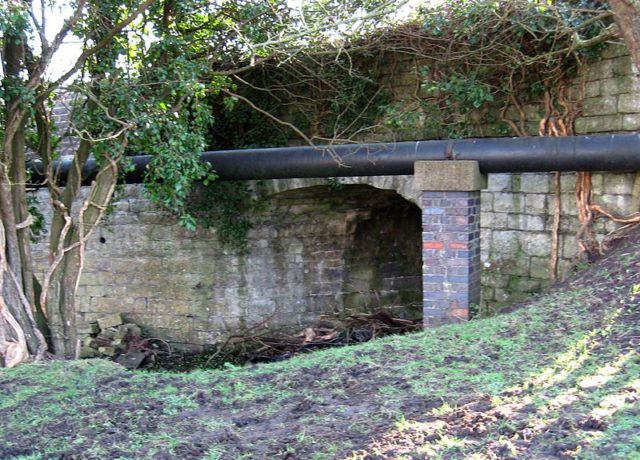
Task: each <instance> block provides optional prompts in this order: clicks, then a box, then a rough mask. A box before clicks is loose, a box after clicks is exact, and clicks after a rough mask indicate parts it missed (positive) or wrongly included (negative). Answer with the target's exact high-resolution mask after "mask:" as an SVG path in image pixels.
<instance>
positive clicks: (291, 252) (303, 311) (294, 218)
mask: <svg viewBox="0 0 640 460" xmlns="http://www.w3.org/2000/svg"><path fill="white" fill-rule="evenodd" d="M269 203H270V206H271V208H270V209H271V210H270V212H269V215H270V217H269V218H268V219H267V220H266V221H265V224H266V225H268V226H269V227H270V228H271V229H273V230H275V231H276V233H277V237H276V238H275V241H274V242H273V246H274V247H273V249H274V251H273V252H272V253H271V254H272V255H271V256H269V254H267V253H265V254H264V256H267V257H272V259H273V262H272V263H270V264H269V265H271V266H273V270H266V272H267V273H273V274H274V280H273V282H274V283H276V284H278V285H279V286H280V290H282V291H286V293H284V292H283V293H279V294H278V295H277V299H283V300H285V299H286V304H284V303H283V305H282V306H281V309H282V310H283V311H287V310H288V311H290V312H291V313H292V314H294V315H296V317H297V318H298V321H299V323H300V324H303V323H305V322H306V321H309V320H311V318H312V317H317V316H318V315H323V314H332V315H334V314H337V315H338V316H341V317H347V316H349V315H351V314H354V313H372V312H376V311H379V310H385V311H387V312H388V313H390V314H391V315H392V316H395V317H398V318H404V319H412V320H415V319H420V318H421V317H422V243H421V242H422V237H421V232H422V226H421V221H422V213H421V210H420V208H419V207H418V206H417V205H416V204H414V203H412V202H410V201H408V200H407V199H405V198H404V197H402V196H401V195H400V194H398V193H397V192H396V191H394V190H383V189H378V188H374V187H372V186H369V185H362V184H358V185H346V184H337V185H336V184H331V185H319V186H311V187H304V188H298V189H290V190H287V191H284V192H280V193H278V194H276V195H272V196H271V197H270V198H269ZM257 255H258V254H256V256H257ZM264 256H262V257H264ZM256 263H262V262H261V261H258V260H256ZM254 266H255V265H254ZM265 268H266V267H265ZM260 272H261V273H265V270H260ZM277 273H282V275H281V276H277V277H276V276H275V274H277ZM261 276H263V275H261ZM276 278H277V280H278V281H276ZM283 280H284V281H285V282H284V283H283ZM278 302H279V300H276V303H278ZM296 305H297V306H296ZM284 319H285V318H283V320H284ZM289 320H290V318H289ZM283 325H284V324H283Z"/></svg>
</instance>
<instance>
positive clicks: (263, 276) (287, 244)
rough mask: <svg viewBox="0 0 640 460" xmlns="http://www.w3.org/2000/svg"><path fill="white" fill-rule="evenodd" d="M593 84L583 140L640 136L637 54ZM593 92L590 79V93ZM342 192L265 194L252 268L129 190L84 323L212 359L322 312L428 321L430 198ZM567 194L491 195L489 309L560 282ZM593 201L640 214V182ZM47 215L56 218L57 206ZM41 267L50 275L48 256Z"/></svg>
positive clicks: (493, 189)
mask: <svg viewBox="0 0 640 460" xmlns="http://www.w3.org/2000/svg"><path fill="white" fill-rule="evenodd" d="M406 64H407V65H404V64H403V63H399V65H398V66H396V67H395V68H396V69H403V71H406V72H407V74H406V75H404V76H403V75H395V74H394V75H389V81H390V86H391V90H392V91H393V94H394V97H395V98H396V99H398V100H402V99H403V98H405V97H406V98H407V100H413V98H414V97H415V88H416V80H415V79H416V74H411V70H407V69H412V68H413V67H412V66H413V63H412V62H407V63H406ZM584 77H585V79H584V80H585V88H584V90H585V104H584V110H583V114H582V116H580V117H579V118H578V119H577V121H576V129H577V131H578V133H580V134H585V133H590V132H611V131H624V130H626V131H632V130H638V129H640V79H639V78H638V69H635V68H634V67H633V66H632V65H631V61H630V59H629V58H628V56H626V54H625V50H624V48H623V47H611V48H608V49H606V50H605V51H604V53H603V55H602V60H600V61H599V62H593V63H590V64H588V65H587V66H586V68H585V74H584ZM581 81H582V76H579V78H578V79H577V80H576V86H575V88H574V89H575V90H576V91H577V89H578V87H579V85H580V83H581ZM407 106H408V107H409V106H410V104H407ZM524 109H525V112H526V114H527V128H528V129H529V132H530V133H532V134H533V133H536V132H537V125H538V121H539V119H540V117H541V116H542V114H543V110H542V106H541V105H540V104H539V103H536V102H535V101H533V102H531V103H528V104H526V105H525V106H524ZM509 115H511V116H512V117H515V116H516V111H512V112H510V113H509ZM425 117H428V114H426V115H425ZM425 117H415V118H416V119H420V120H422V119H423V118H424V119H426V118H425ZM481 128H482V129H481V131H482V132H480V131H478V132H477V134H478V135H485V136H490V135H504V132H502V133H500V132H498V131H496V130H495V129H494V128H495V127H494V126H492V125H489V124H486V125H483V126H482V127H481ZM394 136H395V137H394V139H393V140H409V139H422V138H425V137H426V134H425V132H424V129H423V128H422V127H419V126H416V127H412V126H403V128H402V131H399V132H396V133H394ZM365 140H383V141H384V140H389V137H388V134H387V137H386V138H375V139H363V141H365ZM338 181H339V182H340V183H341V184H344V185H345V186H346V187H345V189H344V190H343V191H342V192H338V193H336V194H334V195H329V194H327V193H325V192H326V190H325V191H324V192H322V193H320V194H317V192H319V191H320V190H319V189H317V187H321V188H322V187H324V188H325V189H326V188H327V187H326V185H327V181H326V180H323V179H292V180H274V181H263V182H259V183H254V184H253V187H254V189H255V190H256V194H257V195H259V196H260V197H264V199H265V200H266V201H265V203H266V204H267V205H268V206H266V209H265V211H264V213H263V214H261V215H259V216H256V221H255V223H254V227H253V229H252V230H251V232H250V241H249V255H247V256H240V255H237V254H236V253H234V252H233V251H230V250H228V249H226V248H224V247H223V246H222V245H221V244H220V243H219V241H218V240H217V237H216V233H215V230H208V231H199V232H197V233H194V234H192V233H189V232H186V231H184V230H183V229H180V228H179V227H178V226H177V225H176V224H175V222H174V221H173V219H171V218H170V217H169V216H166V215H163V214H162V213H160V212H159V211H158V210H157V209H155V208H154V207H153V206H151V205H150V204H149V202H148V201H147V200H146V199H145V198H144V197H143V196H142V194H141V188H140V187H138V186H127V187H126V190H125V193H124V194H123V195H122V196H121V199H120V201H119V202H118V203H117V204H116V206H115V211H114V212H113V213H112V214H111V215H110V216H109V218H108V219H107V220H106V222H105V223H104V224H102V225H101V226H100V227H99V228H98V229H96V231H95V233H94V235H93V237H92V239H91V241H89V246H88V253H87V259H86V268H85V271H84V275H83V277H82V279H81V284H80V290H79V293H78V294H79V300H80V305H79V307H80V318H79V319H80V320H81V321H90V320H93V319H96V318H98V317H100V316H105V315H106V314H108V313H116V312H122V313H124V315H125V318H126V319H127V320H128V321H132V322H136V323H139V324H140V325H142V326H143V327H144V328H145V333H147V334H150V335H154V336H159V337H162V338H165V339H168V340H170V341H172V342H174V343H177V344H182V345H183V346H185V347H186V346H193V347H199V346H202V345H204V344H211V343H214V342H216V341H218V340H221V339H224V336H225V335H226V334H229V333H233V332H235V331H238V330H242V329H243V328H247V327H251V326H253V325H255V324H259V323H261V322H263V321H264V322H265V324H266V325H268V326H270V327H279V326H289V327H293V328H295V327H297V326H298V325H300V324H302V323H304V322H306V321H308V320H309V319H312V318H315V317H316V316H317V315H318V314H321V313H327V312H334V311H337V312H341V313H343V314H348V313H349V312H350V311H353V310H354V309H356V308H358V309H360V308H361V309H364V310H367V309H371V310H372V309H376V308H378V307H379V306H387V307H394V306H396V305H401V304H403V305H410V306H411V305H412V306H413V307H414V308H409V311H408V312H407V314H408V315H412V314H415V313H419V312H420V310H421V309H422V304H421V302H422V301H421V286H420V285H421V279H420V278H421V276H420V273H421V269H420V265H421V259H422V254H421V236H420V233H421V221H420V218H421V217H420V209H419V208H418V207H417V206H413V207H412V206H410V202H411V203H415V204H420V192H421V191H419V190H417V191H416V190H412V185H413V180H412V177H407V176H401V177H381V178H341V179H338ZM354 184H368V185H369V186H370V187H368V188H366V189H365V190H364V191H363V190H358V189H357V187H356V188H351V187H350V186H351V185H354ZM574 185H575V176H574V175H573V174H563V176H562V221H561V227H560V256H561V259H560V271H561V272H566V271H567V270H568V269H569V268H570V267H571V265H572V264H573V262H574V261H573V258H574V255H575V253H576V242H575V234H576V231H577V230H578V228H579V222H578V218H577V213H576V208H575V197H574ZM305 189H306V191H305ZM381 189H383V190H381ZM396 192H397V193H396ZM553 192H554V191H553V186H552V176H551V175H549V174H492V175H490V176H489V186H488V189H487V190H486V191H483V192H482V194H481V195H482V203H481V215H482V230H481V245H482V253H481V254H482V264H483V274H482V298H483V300H482V303H483V304H484V306H487V305H493V304H499V303H507V302H510V301H513V300H516V299H518V298H520V297H522V296H524V295H527V294H529V293H531V292H536V291H538V290H540V289H541V288H543V287H545V286H546V285H547V284H548V283H549V256H550V248H551V236H550V232H551V222H552V215H553V207H554V205H553ZM593 195H594V201H595V202H596V203H598V204H601V205H605V206H606V207H607V208H608V209H611V210H612V211H614V212H617V213H619V214H625V213H630V212H635V211H638V210H639V203H640V175H638V174H636V173H635V172H628V173H618V174H611V173H607V174H594V176H593ZM43 196H44V195H43ZM401 197H402V198H404V199H402V198H401ZM438 199H441V198H438ZM41 202H42V203H43V205H45V207H46V199H41ZM467 216H468V215H467ZM615 228H617V226H616V225H615V224H612V223H610V222H606V221H599V222H597V223H596V226H595V230H596V232H597V234H598V235H599V236H600V237H602V236H604V235H606V234H607V233H608V232H610V231H612V230H614V229H615ZM474 241H475V240H474ZM443 244H444V243H443ZM473 244H475V242H474V243H473ZM460 251H463V250H462V249H461V250H460ZM37 259H38V262H39V265H40V267H44V266H46V254H44V252H43V251H41V252H40V253H39V255H38V257H37ZM407 261H409V262H407ZM412 264H413V265H412ZM41 270H42V268H41ZM40 274H41V273H40ZM474 276H475V274H474ZM474 295H475V294H474Z"/></svg>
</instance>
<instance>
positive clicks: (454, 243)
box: [449, 241, 469, 249]
mask: <svg viewBox="0 0 640 460" xmlns="http://www.w3.org/2000/svg"><path fill="white" fill-rule="evenodd" d="M449 249H469V244H468V243H460V242H457V241H452V242H451V243H449Z"/></svg>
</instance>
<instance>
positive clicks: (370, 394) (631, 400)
mask: <svg viewBox="0 0 640 460" xmlns="http://www.w3.org/2000/svg"><path fill="white" fill-rule="evenodd" d="M639 304H640V252H639V251H638V250H637V249H636V248H635V245H631V246H628V247H626V248H622V249H620V250H618V251H617V252H616V253H614V254H613V255H612V256H611V257H609V258H607V259H605V260H604V261H601V262H600V263H599V264H598V265H596V266H593V267H591V268H590V269H588V270H585V271H584V272H582V273H580V274H579V275H578V276H577V277H575V278H574V279H573V280H571V281H570V282H567V283H565V284H564V285H562V286H558V287H556V288H554V289H552V290H551V291H549V292H547V293H545V294H544V295H541V296H539V297H537V298H535V299H533V300H530V301H528V302H526V303H524V304H522V305H520V306H519V308H516V309H514V310H515V311H513V312H512V313H509V314H505V315H500V316H497V317H494V318H489V319H484V320H475V321H471V322H469V323H466V324H459V325H453V326H446V327H442V328H438V329H436V330H429V331H425V332H422V333H418V334H412V335H406V336H395V337H387V338H385V339H381V340H378V341H374V342H371V343H367V344H364V345H360V346H353V347H347V348H340V349H332V350H327V351H321V352H316V353H313V354H308V355H303V356H299V357H295V358H293V359H290V360H288V361H286V362H281V363H274V364H268V365H257V366H253V367H246V368H236V367H228V368H225V369H221V370H216V371H194V372H191V373H187V374H170V373H145V372H129V371H125V370H124V369H122V368H120V367H118V366H116V365H114V364H111V363H108V362H103V361H82V362H50V363H47V364H45V365H25V366H21V367H18V368H16V369H11V370H1V371H0V458H3V459H7V458H21V459H40V458H82V459H84V458H87V459H88V458H96V459H106V458H109V459H115V458H131V459H146V458H157V459H163V458H180V459H187V458H208V459H227V458H228V459H236V458H246V459H262V458H264V459H272V458H282V459H284V458H290V459H334V458H345V459H386V458H406V459H410V458H452V459H458V458H472V459H493V458H518V459H519V458H585V459H602V458H607V459H613V458H620V459H634V458H640V453H639V449H640V447H639V446H640V402H639V401H640V357H639V353H638V351H639V349H640V308H639Z"/></svg>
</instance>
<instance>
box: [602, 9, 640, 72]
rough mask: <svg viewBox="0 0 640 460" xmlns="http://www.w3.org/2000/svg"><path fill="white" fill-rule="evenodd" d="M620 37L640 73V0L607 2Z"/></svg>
mask: <svg viewBox="0 0 640 460" xmlns="http://www.w3.org/2000/svg"><path fill="white" fill-rule="evenodd" d="M609 6H610V7H611V10H612V11H613V13H614V18H615V21H616V24H617V25H618V28H619V29H620V35H622V38H623V39H624V41H625V43H626V45H627V48H629V52H630V53H631V57H632V59H633V61H634V62H635V64H636V68H637V69H638V71H640V0H609Z"/></svg>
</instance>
